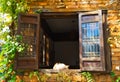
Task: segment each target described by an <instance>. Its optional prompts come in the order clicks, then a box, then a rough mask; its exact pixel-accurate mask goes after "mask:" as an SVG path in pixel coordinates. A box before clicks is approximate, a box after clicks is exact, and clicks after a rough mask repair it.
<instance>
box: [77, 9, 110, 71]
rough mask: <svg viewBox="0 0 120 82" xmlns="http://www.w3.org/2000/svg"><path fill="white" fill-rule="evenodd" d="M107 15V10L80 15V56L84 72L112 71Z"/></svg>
mask: <svg viewBox="0 0 120 82" xmlns="http://www.w3.org/2000/svg"><path fill="white" fill-rule="evenodd" d="M106 15H107V11H105V10H98V11H91V12H84V13H79V49H80V50H79V51H80V54H79V55H80V68H81V70H82V71H106V70H108V69H109V70H111V68H110V67H111V65H110V64H111V63H110V53H108V52H110V51H109V46H108V45H107V42H106V41H107V39H106V31H105V30H106V26H107V25H106ZM106 58H108V59H106Z"/></svg>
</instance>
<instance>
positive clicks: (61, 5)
mask: <svg viewBox="0 0 120 82" xmlns="http://www.w3.org/2000/svg"><path fill="white" fill-rule="evenodd" d="M111 1H112V0H111ZM28 2H29V5H30V13H34V11H35V10H37V9H41V10H42V11H45V12H74V11H87V10H98V9H102V10H104V9H105V10H108V19H107V20H108V25H109V28H110V29H111V30H112V31H111V33H110V36H112V37H116V36H119V35H120V29H119V28H118V27H120V26H119V25H118V24H115V23H114V22H115V21H116V20H117V19H120V2H118V3H115V2H114V3H113V4H111V2H110V1H109V0H31V1H29V0H28ZM118 40H119V39H116V38H114V41H113V42H114V43H112V44H110V46H111V51H112V52H111V54H112V70H113V71H114V72H115V73H116V75H118V76H119V75H120V70H119V67H120V46H119V44H120V42H119V41H118ZM94 76H95V79H96V81H97V82H112V78H111V77H110V74H96V73H95V74H94Z"/></svg>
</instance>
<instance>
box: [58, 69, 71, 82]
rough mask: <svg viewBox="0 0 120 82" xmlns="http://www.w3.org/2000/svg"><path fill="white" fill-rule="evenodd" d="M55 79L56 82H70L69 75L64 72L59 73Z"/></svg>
mask: <svg viewBox="0 0 120 82" xmlns="http://www.w3.org/2000/svg"><path fill="white" fill-rule="evenodd" d="M56 79H57V82H72V78H71V77H70V73H69V72H65V71H63V72H62V71H61V72H59V73H58V75H57V77H56Z"/></svg>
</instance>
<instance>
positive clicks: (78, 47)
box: [16, 10, 111, 71]
mask: <svg viewBox="0 0 120 82" xmlns="http://www.w3.org/2000/svg"><path fill="white" fill-rule="evenodd" d="M106 18H107V11H105V10H98V11H90V12H58V13H57V12H43V13H41V14H40V15H29V14H20V15H19V30H18V33H19V34H22V35H23V42H25V43H26V44H28V46H27V48H26V51H25V53H24V55H23V56H18V57H17V65H16V66H17V68H31V69H40V68H52V67H53V65H54V64H55V63H58V62H61V63H65V64H67V65H69V68H70V69H81V70H82V71H110V70H111V59H110V49H109V45H108V43H107V35H108V34H107V30H106V29H107V24H106V22H107V21H106Z"/></svg>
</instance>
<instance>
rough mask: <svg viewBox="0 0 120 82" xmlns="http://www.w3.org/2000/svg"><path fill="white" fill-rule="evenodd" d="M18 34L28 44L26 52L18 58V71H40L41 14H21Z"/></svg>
mask: <svg viewBox="0 0 120 82" xmlns="http://www.w3.org/2000/svg"><path fill="white" fill-rule="evenodd" d="M18 23H19V24H18V33H19V34H20V35H22V37H23V43H25V44H26V47H25V52H24V53H22V54H18V56H17V64H16V65H17V66H16V67H17V69H38V66H39V64H38V61H39V31H40V16H39V14H34V15H33V14H20V15H19V19H18Z"/></svg>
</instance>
